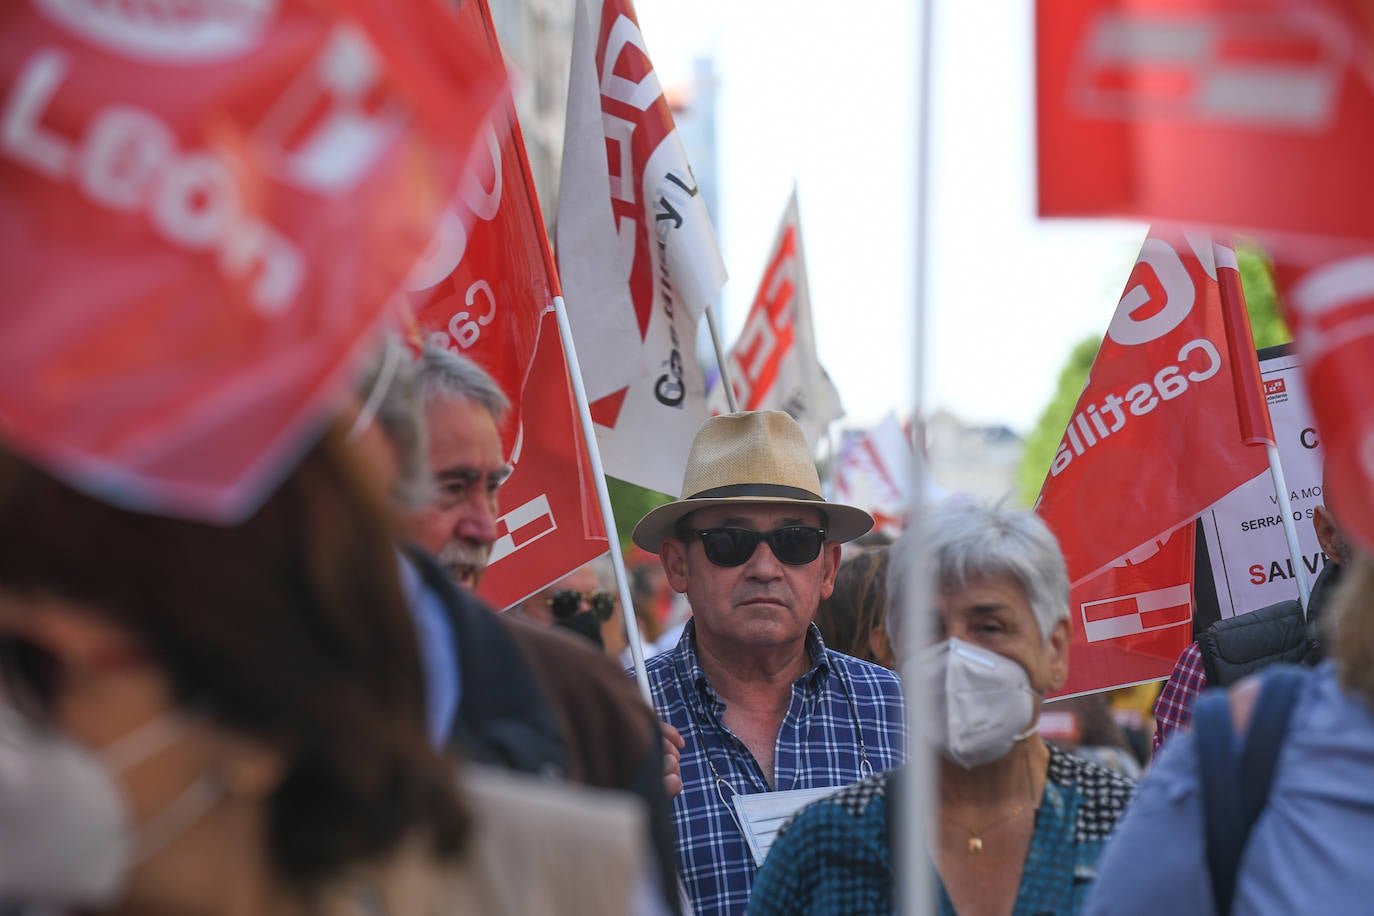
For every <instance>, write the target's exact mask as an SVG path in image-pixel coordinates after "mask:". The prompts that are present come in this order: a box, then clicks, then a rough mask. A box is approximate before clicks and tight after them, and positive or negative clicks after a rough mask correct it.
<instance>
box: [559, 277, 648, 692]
mask: <svg viewBox="0 0 1374 916" xmlns="http://www.w3.org/2000/svg"><path fill="white" fill-rule="evenodd" d="M553 310H554V314H555V315H556V316H557V317H558V337H559V339H560V340H562V341H563V353H564V355H565V356H566V357H567V360H568V375H569V376H570V377H571V380H572V386H573V397H574V399H575V400H576V401H577V418H578V420H580V421H581V423H582V438H583V439H585V440H587V457H588V458H590V459H591V462H592V477H593V479H594V480H595V481H596V498H597V501H598V502H599V503H600V504H601V522H602V524H603V525H605V526H606V539H607V540H608V541H609V542H610V548H611V565H612V566H613V567H614V568H615V584H616V588H617V589H618V590H619V592H620V612H621V613H620V616H621V617H623V618H624V621H625V638H626V640H628V642H629V645H630V659H631V662H632V663H633V664H634V668H635V683H637V684H639V692H640V693H642V694H643V695H644V699H645V701H646V702H647V703H648V704H649V706H651V707H652V706H653V705H654V698H653V693H652V692H651V691H650V690H649V676H648V675H647V674H646V673H645V671H644V642H643V640H642V639H640V636H639V620H638V618H637V617H636V616H635V606H634V600H633V599H632V598H631V597H630V577H629V576H628V575H627V574H626V573H625V557H624V556H623V555H622V554H621V552H620V532H619V531H618V530H617V529H616V526H615V513H614V512H612V511H611V492H610V490H608V489H607V488H606V471H605V468H603V467H602V465H601V449H600V448H599V447H597V444H596V426H595V425H594V424H593V423H592V411H591V407H590V406H589V405H588V403H587V389H586V388H585V387H583V385H582V366H581V365H580V364H579V363H578V362H577V348H576V347H575V346H574V345H573V336H572V325H570V324H569V323H568V310H567V307H566V306H564V304H563V297H562V296H554V297H553Z"/></svg>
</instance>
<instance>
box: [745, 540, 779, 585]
mask: <svg viewBox="0 0 1374 916" xmlns="http://www.w3.org/2000/svg"><path fill="white" fill-rule="evenodd" d="M746 569H747V570H748V573H749V575H750V576H752V577H753V578H756V579H780V578H782V561H781V560H779V559H778V557H777V554H775V553H773V548H772V546H771V545H769V543H768V542H767V541H764V540H760V541H759V542H758V544H756V545H755V546H754V554H753V556H751V557H750V558H749V563H748V565H747V567H746Z"/></svg>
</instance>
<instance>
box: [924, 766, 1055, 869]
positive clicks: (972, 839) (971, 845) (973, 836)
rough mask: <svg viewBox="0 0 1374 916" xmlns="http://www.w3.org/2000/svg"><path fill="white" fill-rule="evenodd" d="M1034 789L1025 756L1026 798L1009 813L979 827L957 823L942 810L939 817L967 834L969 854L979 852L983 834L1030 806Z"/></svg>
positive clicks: (981, 847)
mask: <svg viewBox="0 0 1374 916" xmlns="http://www.w3.org/2000/svg"><path fill="white" fill-rule="evenodd" d="M1034 791H1035V781H1034V780H1033V779H1031V771H1030V757H1029V756H1027V757H1026V796H1027V799H1026V801H1023V802H1021V804H1019V805H1017V806H1016V808H1015V809H1013V810H1012V812H1011V813H1010V814H1006V815H1003V816H1002V817H999V818H998V819H997V820H995V821H992V822H991V823H987V824H984V825H983V826H982V827H979V828H970V827H968V826H967V825H965V824H961V823H959V822H958V821H956V820H955V819H954V818H952V817H950V816H949V815H948V814H945V813H944V811H943V810H941V812H940V819H941V820H945V821H948V822H949V823H951V824H953V825H954V826H956V827H958V828H959V829H960V830H962V831H964V832H965V833H967V834H968V851H969V854H970V855H972V854H973V853H979V852H982V851H983V834H985V833H987V832H988V831H989V830H992V829H994V828H996V827H1001V826H1002V825H1003V824H1006V823H1008V822H1010V821H1011V820H1013V819H1015V818H1016V817H1017V816H1019V815H1020V814H1021V813H1022V812H1024V811H1025V810H1026V808H1027V807H1029V806H1030V796H1031V795H1032V794H1033V793H1034ZM940 807H941V808H942V809H943V808H944V806H943V805H941V806H940Z"/></svg>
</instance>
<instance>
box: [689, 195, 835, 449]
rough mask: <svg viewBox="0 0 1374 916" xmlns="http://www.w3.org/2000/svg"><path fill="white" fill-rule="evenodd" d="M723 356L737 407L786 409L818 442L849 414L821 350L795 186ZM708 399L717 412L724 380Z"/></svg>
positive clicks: (722, 401)
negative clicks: (740, 325) (746, 313)
mask: <svg viewBox="0 0 1374 916" xmlns="http://www.w3.org/2000/svg"><path fill="white" fill-rule="evenodd" d="M726 363H727V365H728V366H729V375H730V379H731V381H732V382H733V383H734V386H735V403H736V404H737V405H738V406H739V408H740V410H785V411H787V412H788V413H789V414H791V415H792V418H793V419H795V420H796V421H797V423H798V425H800V426H801V428H802V431H803V432H805V433H806V441H807V442H809V443H811V447H812V448H813V449H815V448H816V447H817V445H818V444H819V443H820V442H821V441H822V440H824V439H825V438H826V433H827V431H828V430H829V429H830V424H831V423H832V422H833V421H835V420H838V419H839V418H840V417H842V416H844V408H843V407H841V406H840V394H839V392H838V391H836V390H835V386H834V384H833V383H832V382H831V381H830V376H828V375H826V373H825V370H824V369H823V368H821V364H820V360H819V359H818V358H817V356H816V334H815V330H814V329H813V327H812V325H811V294H810V290H809V289H808V288H807V284H806V256H805V253H804V250H803V248H802V240H801V217H800V215H799V212H798V209H797V192H796V191H795V190H794V191H793V192H792V197H791V199H790V200H788V202H787V211H786V212H785V213H784V214H783V218H782V225H780V226H779V227H778V235H777V239H776V240H775V241H774V242H773V249H772V253H771V254H770V255H769V258H768V265H767V267H766V268H765V269H764V271H763V279H762V280H760V281H759V288H758V292H756V293H755V294H754V304H753V306H752V307H751V308H750V309H749V317H748V319H746V320H745V322H744V329H743V330H742V331H740V335H739V339H738V340H737V341H735V345H734V346H733V347H732V348H731V349H730V354H729V356H727V357H726ZM711 407H712V412H713V413H723V412H724V411H725V410H726V400H725V391H724V388H723V387H722V386H717V387H716V388H714V389H713V390H712V397H711Z"/></svg>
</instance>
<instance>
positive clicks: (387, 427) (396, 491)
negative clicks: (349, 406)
mask: <svg viewBox="0 0 1374 916" xmlns="http://www.w3.org/2000/svg"><path fill="white" fill-rule="evenodd" d="M353 390H354V392H355V393H356V394H357V397H358V400H359V402H360V403H363V404H375V409H376V413H375V415H374V417H373V419H374V420H375V422H376V423H377V426H378V427H379V428H380V429H381V431H382V434H383V435H384V436H386V440H387V442H389V443H391V448H392V450H393V451H394V452H395V454H396V466H397V478H396V480H395V482H394V483H393V485H392V489H391V498H392V499H393V500H395V501H396V502H397V503H399V504H400V505H402V506H405V507H407V508H417V507H420V506H425V505H428V504H429V503H430V501H431V500H432V499H433V498H434V481H433V478H432V477H431V476H430V473H429V437H428V435H427V434H426V432H425V417H424V412H423V408H422V406H421V403H420V397H419V394H418V379H417V370H416V367H415V361H414V359H412V357H411V355H410V354H409V353H407V352H406V351H405V345H404V344H402V343H401V340H400V338H399V337H397V336H396V335H395V334H391V333H388V334H385V335H383V336H382V340H381V343H380V345H379V346H378V347H377V349H376V351H375V352H374V353H373V354H372V356H371V358H370V359H369V360H368V362H367V365H366V366H364V367H363V371H362V373H361V374H360V375H359V376H358V377H357V379H356V381H355V383H354V389H353Z"/></svg>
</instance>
